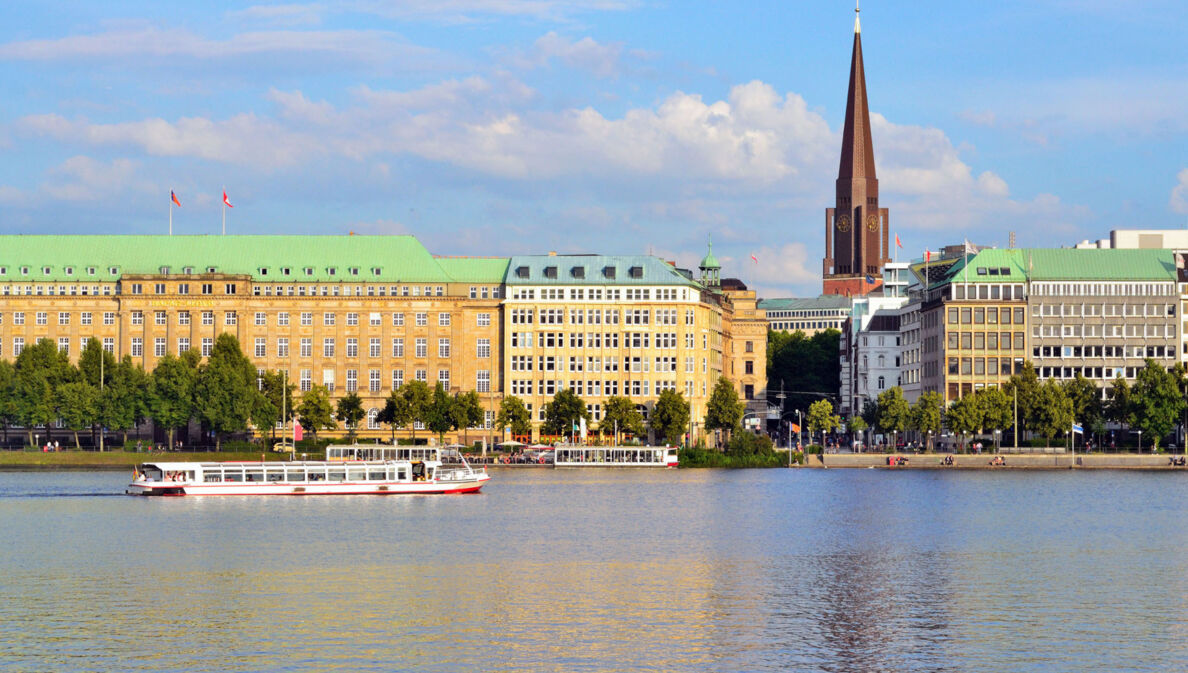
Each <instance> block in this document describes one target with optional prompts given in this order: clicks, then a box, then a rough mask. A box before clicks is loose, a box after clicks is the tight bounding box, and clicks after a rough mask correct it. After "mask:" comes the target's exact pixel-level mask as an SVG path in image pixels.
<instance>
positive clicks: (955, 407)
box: [945, 395, 982, 450]
mask: <svg viewBox="0 0 1188 673" xmlns="http://www.w3.org/2000/svg"><path fill="white" fill-rule="evenodd" d="M978 401H979V400H978V396H977V395H966V396H965V397H962V398H960V399H958V400H954V401H953V403H952V404H950V405H949V409H948V410H947V411H946V412H945V422H946V423H948V425H949V429H950V430H952V431H953V432H956V433H960V435H961V444H962V450H964V448H965V436H966V435H967V434H976V433H977V432H979V431H980V430H981V429H982V408H981V405H980V404H978Z"/></svg>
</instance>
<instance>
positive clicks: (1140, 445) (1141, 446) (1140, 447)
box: [1138, 430, 1143, 453]
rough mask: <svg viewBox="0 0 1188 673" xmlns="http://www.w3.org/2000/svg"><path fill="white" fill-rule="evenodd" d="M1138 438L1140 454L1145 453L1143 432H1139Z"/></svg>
mask: <svg viewBox="0 0 1188 673" xmlns="http://www.w3.org/2000/svg"><path fill="white" fill-rule="evenodd" d="M1138 436H1139V453H1142V452H1143V431H1142V430H1139V431H1138Z"/></svg>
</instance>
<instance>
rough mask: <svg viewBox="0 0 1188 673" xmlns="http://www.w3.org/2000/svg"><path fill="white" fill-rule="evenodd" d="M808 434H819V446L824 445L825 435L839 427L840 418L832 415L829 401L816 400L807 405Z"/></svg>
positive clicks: (831, 404) (831, 405)
mask: <svg viewBox="0 0 1188 673" xmlns="http://www.w3.org/2000/svg"><path fill="white" fill-rule="evenodd" d="M807 422H808V429H809V432H820V433H821V444H822V445H824V444H825V433H826V432H830V431H831V430H834V429H836V428H837V427H839V426H840V425H841V416H838V415H837V414H834V413H833V403H832V402H830V401H829V400H817V401H816V402H813V403H812V404H811V405H809V411H808V418H807Z"/></svg>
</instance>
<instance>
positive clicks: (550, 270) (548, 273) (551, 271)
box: [544, 266, 557, 278]
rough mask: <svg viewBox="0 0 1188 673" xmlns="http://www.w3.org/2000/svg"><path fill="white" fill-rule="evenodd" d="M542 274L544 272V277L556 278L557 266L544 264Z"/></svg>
mask: <svg viewBox="0 0 1188 673" xmlns="http://www.w3.org/2000/svg"><path fill="white" fill-rule="evenodd" d="M544 274H545V278H556V277H557V267H555V266H546V267H545V270H544Z"/></svg>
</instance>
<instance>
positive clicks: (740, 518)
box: [0, 470, 1188, 671]
mask: <svg viewBox="0 0 1188 673" xmlns="http://www.w3.org/2000/svg"><path fill="white" fill-rule="evenodd" d="M121 477H122V475H121ZM496 477H497V478H496V480H495V481H494V482H493V483H492V484H491V485H490V486H489V487H488V490H487V492H486V493H485V494H483V495H481V496H464V497H452V498H444V497H443V498H435V497H425V498H375V497H358V498H352V497H343V498H296V499H270V498H226V499H217V498H212V499H193V498H191V499H186V498H183V499H173V500H168V499H166V500H148V499H133V498H109V497H72V498H51V497H42V496H44V495H46V494H52V493H104V492H107V489H108V488H109V486H110V488H111V489H112V490H117V489H118V488H119V487H120V484H119V482H118V478H114V475H112V474H103V473H99V474H81V473H74V474H72V473H55V474H27V473H26V474H12V473H4V474H0V539H3V540H5V541H6V542H7V544H5V545H0V577H2V578H3V579H2V580H0V668H6V669H15V670H38V671H42V670H61V671H68V670H69V671H74V670H187V671H225V670H287V671H306V670H308V671H315V670H317V671H321V670H327V669H341V670H363V671H370V670H375V671H379V670H383V671H388V670H396V669H417V670H426V671H458V670H485V671H513V670H514V671H521V670H540V671H574V670H588V671H638V670H662V671H721V670H805V671H819V670H824V671H867V670H871V671H881V670H894V671H948V670H961V671H965V670H969V671H982V670H996V671H997V670H1006V671H1010V670H1020V671H1021V670H1041V669H1042V670H1047V669H1061V670H1090V671H1092V670H1096V671H1111V670H1119V669H1127V670H1156V669H1159V670H1166V669H1169V668H1170V669H1183V668H1185V667H1186V665H1188V657H1186V656H1185V648H1184V645H1183V640H1184V637H1185V634H1186V631H1188V629H1186V628H1185V620H1184V615H1185V614H1186V613H1185V607H1186V605H1185V603H1186V601H1185V594H1186V593H1188V592H1186V589H1188V587H1186V582H1188V580H1186V579H1184V578H1185V577H1188V575H1186V574H1185V570H1188V568H1186V567H1185V566H1186V564H1185V561H1184V550H1185V544H1186V543H1188V539H1186V537H1185V536H1186V533H1185V530H1184V527H1183V526H1182V525H1180V523H1179V522H1180V521H1181V520H1182V517H1181V516H1180V514H1179V512H1178V511H1177V509H1176V507H1175V503H1178V502H1182V501H1183V498H1182V496H1183V495H1185V493H1184V491H1185V487H1184V486H1183V483H1184V482H1183V481H1182V480H1179V479H1166V478H1164V475H1151V474H1142V473H1137V474H1129V473H1108V474H1102V473H1095V474H1077V473H1073V474H1065V473H1043V474H1028V475H1019V474H1008V473H998V474H993V475H982V474H976V475H971V474H963V473H945V474H924V473H888V472H885V471H878V470H874V471H838V470H830V471H827V472H824V471H784V470H779V471H757V472H749V471H748V472H713V471H696V472H685V471H645V472H624V471H618V472H613V473H611V472H602V471H594V472H583V471H546V470H533V471H519V472H517V471H507V470H505V471H501V472H499V473H498V474H497V475H496ZM113 478H114V481H113ZM109 482H110V484H109ZM29 496H37V497H29Z"/></svg>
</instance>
